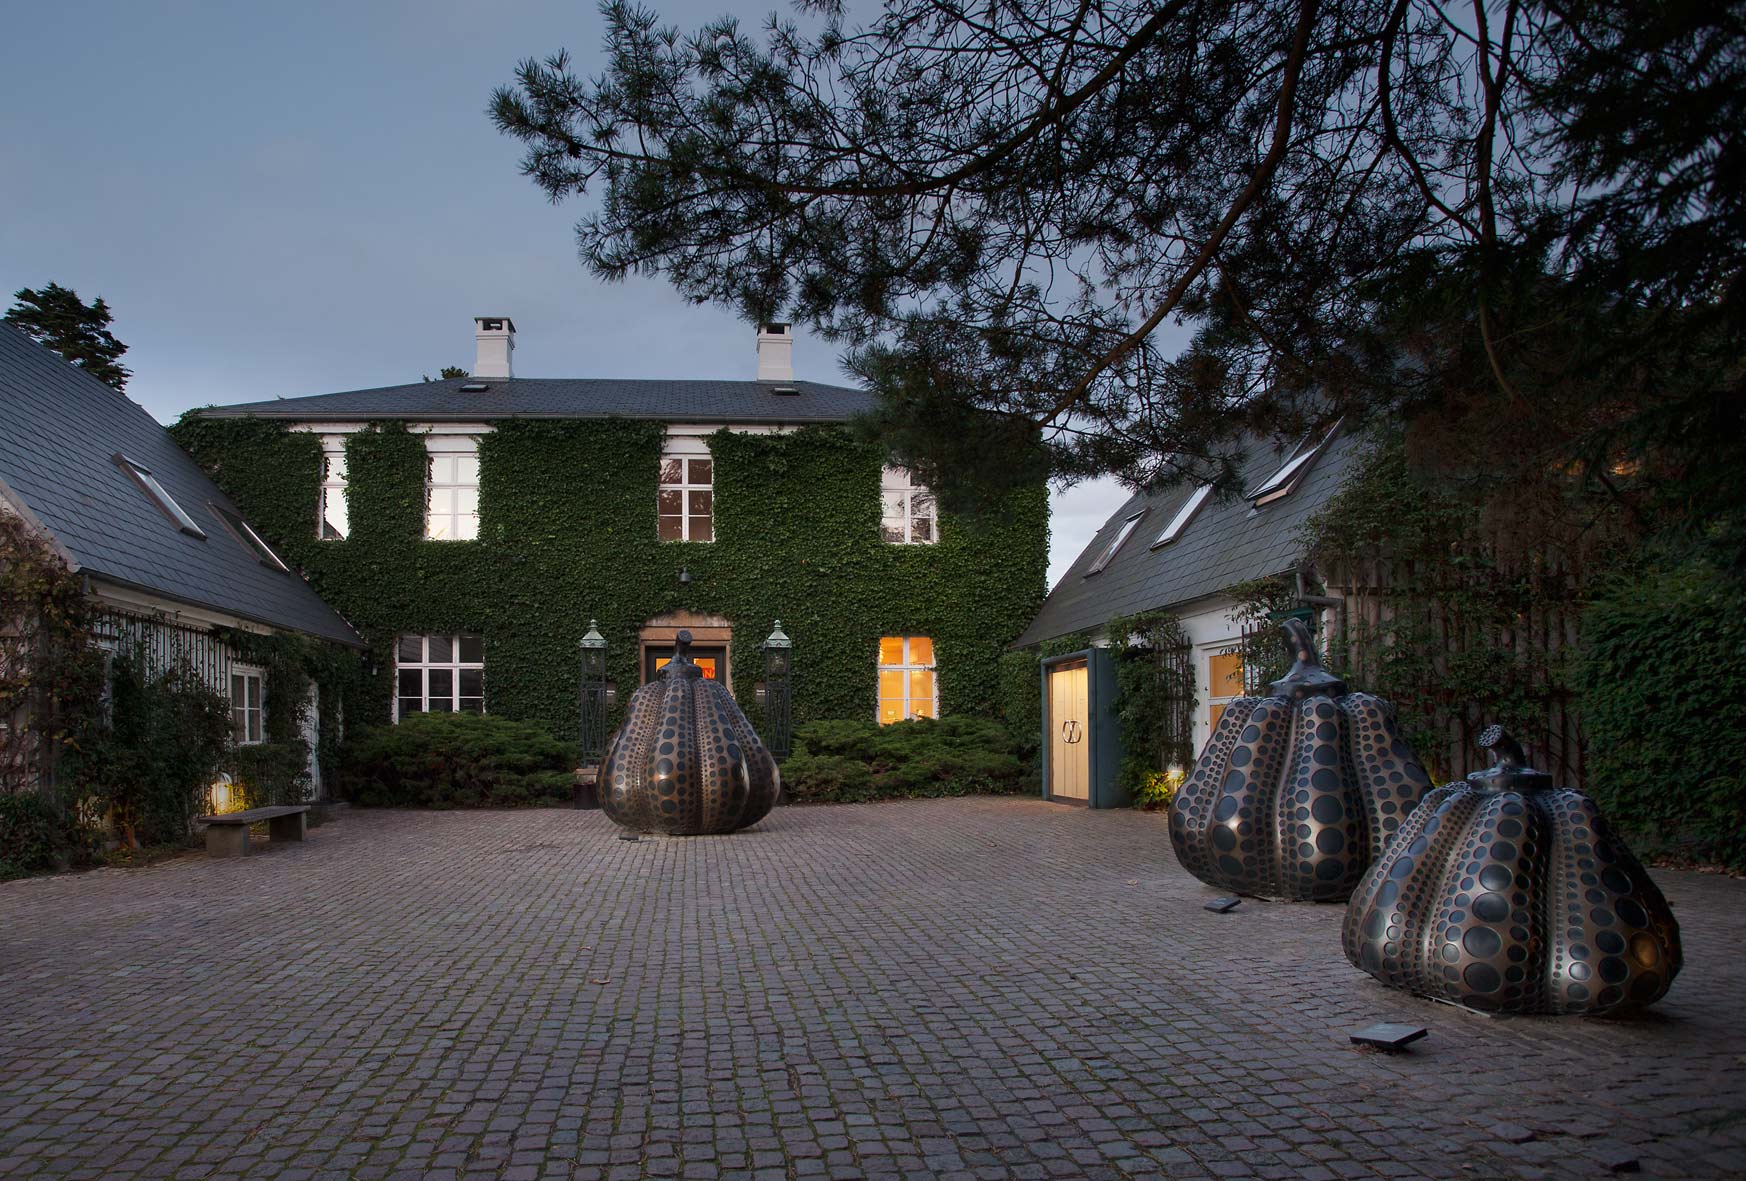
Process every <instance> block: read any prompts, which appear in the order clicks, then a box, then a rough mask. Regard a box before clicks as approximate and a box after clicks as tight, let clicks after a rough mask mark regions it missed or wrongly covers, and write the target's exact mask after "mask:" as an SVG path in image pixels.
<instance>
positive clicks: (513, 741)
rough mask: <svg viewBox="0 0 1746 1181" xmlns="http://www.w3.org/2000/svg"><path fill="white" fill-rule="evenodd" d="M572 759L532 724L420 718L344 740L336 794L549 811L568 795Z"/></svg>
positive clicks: (565, 747) (421, 804) (377, 801)
mask: <svg viewBox="0 0 1746 1181" xmlns="http://www.w3.org/2000/svg"><path fill="white" fill-rule="evenodd" d="M576 760H577V752H576V750H575V749H574V748H573V747H571V746H570V744H568V743H564V742H560V741H558V740H557V739H556V738H553V737H552V736H551V733H550V732H549V731H547V730H546V728H545V727H544V726H541V725H539V724H537V723H535V722H517V721H512V720H510V719H509V718H501V717H494V716H490V715H483V716H482V715H478V714H419V715H416V716H414V717H410V718H407V719H406V720H404V721H402V722H401V723H400V724H399V725H397V726H382V727H378V728H374V729H365V730H360V731H358V732H357V733H356V734H354V735H352V736H351V737H350V738H349V739H347V740H346V743H345V745H344V746H343V747H342V748H341V751H340V792H341V794H342V795H344V796H345V797H346V798H348V799H350V800H351V801H352V802H353V803H356V804H362V805H365V806H371V807H384V808H522V807H549V806H552V805H557V804H567V803H569V802H570V801H571V799H572V798H573V797H574V792H575V785H576V778H575V767H576Z"/></svg>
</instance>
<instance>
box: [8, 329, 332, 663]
mask: <svg viewBox="0 0 1746 1181" xmlns="http://www.w3.org/2000/svg"><path fill="white" fill-rule="evenodd" d="M117 453H120V454H122V455H125V456H126V457H127V458H128V459H130V460H132V461H134V462H135V463H137V464H139V465H140V466H142V467H144V468H145V469H146V470H148V471H149V472H150V473H151V474H152V476H153V477H154V478H155V479H157V481H158V482H159V483H160V484H161V485H163V487H164V489H165V491H167V492H168V493H169V494H170V495H171V496H172V497H174V498H175V500H176V503H177V504H179V505H181V507H182V509H183V511H184V512H186V513H187V514H188V515H189V516H190V517H191V518H192V519H193V520H194V523H195V524H196V525H198V526H199V527H200V528H201V529H202V530H204V531H205V533H206V538H205V539H204V540H202V539H200V538H198V537H195V536H193V535H191V534H188V533H184V532H182V531H181V529H179V528H178V527H177V526H176V524H175V523H173V522H172V521H171V520H170V519H169V518H168V517H166V516H165V515H164V513H163V512H162V511H161V510H160V509H159V508H158V507H157V505H156V503H155V502H154V501H153V500H152V499H151V498H150V497H149V496H147V494H146V493H145V492H144V491H143V490H142V489H141V488H140V486H139V485H138V484H136V483H135V482H134V480H133V478H132V477H131V476H129V475H128V474H127V473H125V472H124V471H122V469H121V467H120V466H119V465H118V464H117V463H116V462H115V458H114V457H115V455H116V454H117ZM0 496H5V497H6V498H7V499H9V500H11V501H13V502H14V504H15V505H16V506H17V507H19V508H20V509H22V510H24V511H25V512H26V514H27V516H28V517H29V518H34V520H35V521H36V522H37V523H38V524H40V525H41V526H42V527H43V528H44V529H46V530H47V531H48V532H49V534H50V535H51V536H52V537H53V538H54V540H55V541H56V542H57V543H59V545H60V547H61V549H62V550H63V551H65V553H66V554H67V555H68V556H69V557H70V558H71V559H72V560H73V562H74V563H75V565H76V566H77V568H78V569H79V570H82V571H84V572H86V573H89V574H91V575H93V576H94V577H100V578H105V579H109V580H111V581H114V582H117V583H123V584H126V585H128V586H131V587H134V588H137V589H140V590H145V591H149V592H152V593H155V594H159V595H163V596H165V597H167V598H171V599H176V600H179V601H181V602H184V603H188V604H190V605H193V606H197V607H205V608H208V609H211V610H214V611H219V612H223V613H225V614H227V615H235V616H239V617H241V618H244V619H249V620H253V621H255V622H257V623H264V624H266V625H268V626H269V627H274V628H280V629H285V630H290V631H298V632H303V633H305V634H308V635H311V636H317V637H320V638H322V639H326V640H335V641H338V642H340V643H344V644H350V645H354V646H357V645H360V640H359V638H358V635H357V633H356V632H354V631H353V630H352V629H351V628H350V627H349V626H348V625H347V624H346V622H345V620H343V619H341V618H340V617H339V615H338V614H336V613H335V612H334V610H333V608H331V607H329V606H328V605H327V604H326V603H324V602H323V601H322V600H321V598H320V596H318V595H317V594H316V593H315V592H314V591H313V590H311V589H310V588H309V584H308V583H306V582H304V581H303V579H301V578H299V577H298V576H297V575H296V574H295V573H286V572H284V571H280V570H277V569H271V568H269V567H267V566H265V565H263V564H262V563H261V561H260V559H259V557H258V556H257V555H256V554H255V551H254V550H252V549H250V548H249V546H248V545H247V544H246V543H245V542H243V541H241V540H238V539H237V537H236V536H235V535H233V534H232V533H231V532H230V530H229V529H228V528H227V527H226V525H225V523H224V522H223V521H222V520H221V519H220V518H219V516H218V513H217V512H216V511H215V509H214V506H215V505H216V506H217V507H218V508H223V509H226V510H227V511H229V512H232V513H237V508H236V505H235V504H233V503H232V502H231V500H230V498H229V497H227V496H225V495H224V493H222V492H220V491H219V490H218V487H217V486H216V485H215V484H213V483H212V481H211V480H209V479H207V478H206V474H205V473H204V472H202V471H201V470H200V468H199V467H198V466H197V465H196V464H195V462H194V460H193V459H192V458H191V457H190V456H189V455H188V454H187V452H185V451H183V450H182V449H181V448H180V447H178V446H176V443H175V440H173V439H171V438H170V435H169V433H168V432H167V431H165V430H164V428H163V427H162V426H160V425H159V424H158V422H157V421H156V420H155V419H154V418H152V416H151V415H150V414H148V413H146V411H145V409H144V408H143V407H141V406H139V405H138V404H137V403H135V402H133V401H131V400H129V399H128V398H126V397H125V396H123V395H121V394H118V393H116V392H115V391H114V390H113V389H111V388H110V387H109V386H107V385H104V384H103V383H102V382H100V381H98V380H97V379H96V378H94V377H92V376H91V375H90V374H88V373H86V372H84V371H83V370H81V369H79V368H78V367H76V366H74V365H70V364H68V363H67V362H66V361H63V360H62V359H61V358H60V357H58V356H56V355H55V354H54V353H52V352H50V351H49V350H48V349H46V348H43V347H42V346H41V345H38V344H37V343H35V342H34V341H32V340H31V339H30V338H29V337H28V336H26V335H25V334H24V333H22V332H20V331H19V330H18V329H16V328H13V327H12V326H11V325H9V324H0ZM313 511H314V510H313V505H312V508H311V512H313ZM237 515H238V516H241V514H240V513H237ZM311 521H312V527H313V518H311Z"/></svg>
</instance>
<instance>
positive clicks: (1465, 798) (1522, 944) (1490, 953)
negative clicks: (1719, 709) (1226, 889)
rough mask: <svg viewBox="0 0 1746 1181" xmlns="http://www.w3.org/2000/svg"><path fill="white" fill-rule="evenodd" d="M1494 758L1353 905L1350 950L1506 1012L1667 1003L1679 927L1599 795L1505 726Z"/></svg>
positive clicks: (1384, 972)
mask: <svg viewBox="0 0 1746 1181" xmlns="http://www.w3.org/2000/svg"><path fill="white" fill-rule="evenodd" d="M1480 745H1481V746H1482V747H1483V748H1485V749H1486V750H1489V751H1491V752H1492V759H1493V763H1494V765H1493V766H1492V767H1491V769H1490V770H1487V771H1477V772H1475V773H1474V774H1472V775H1469V776H1468V777H1467V779H1466V780H1465V781H1463V782H1460V783H1451V784H1448V785H1446V786H1444V787H1439V788H1438V789H1437V790H1436V791H1433V792H1432V793H1431V794H1429V795H1427V796H1426V797H1425V799H1424V802H1423V803H1421V804H1420V805H1419V808H1418V811H1417V812H1415V813H1413V815H1412V817H1411V818H1410V819H1408V821H1407V822H1406V824H1404V825H1402V826H1401V829H1400V831H1399V832H1398V833H1396V834H1395V837H1394V840H1393V841H1392V842H1390V843H1389V846H1388V848H1387V849H1386V850H1385V851H1384V852H1383V855H1382V857H1381V858H1379V859H1378V860H1377V862H1376V864H1375V865H1374V866H1372V867H1371V869H1370V873H1369V874H1368V875H1367V876H1366V877H1365V879H1364V882H1363V884H1362V885H1361V886H1360V887H1359V888H1358V892H1357V893H1356V894H1354V895H1353V896H1352V901H1351V904H1350V905H1349V906H1348V907H1347V909H1346V925H1345V932H1344V934H1345V946H1346V958H1347V959H1349V960H1351V961H1352V962H1353V963H1354V964H1356V965H1357V966H1358V967H1360V968H1362V969H1364V970H1365V971H1366V972H1369V973H1370V974H1371V975H1372V976H1374V977H1376V978H1377V979H1378V980H1380V981H1382V982H1383V983H1384V984H1389V985H1392V986H1394V987H1395V988H1401V989H1405V990H1406V991H1408V992H1413V993H1417V994H1418V995H1420V996H1424V997H1430V998H1432V999H1433V1000H1440V1001H1452V1002H1454V1003H1455V1004H1459V1005H1466V1006H1468V1007H1469V1008H1474V1009H1484V1010H1487V1011H1490V1012H1504V1013H1581V1014H1587V1015H1590V1016H1593V1015H1597V1014H1601V1013H1607V1012H1612V1011H1615V1010H1619V1009H1627V1008H1634V1007H1637V1006H1640V1005H1647V1004H1649V1003H1651V1002H1652V1001H1655V1000H1657V999H1659V998H1660V997H1661V996H1662V995H1663V994H1664V993H1665V992H1666V991H1667V988H1668V985H1670V984H1672V983H1673V977H1674V975H1675V973H1677V972H1678V971H1679V967H1680V963H1681V958H1682V957H1681V953H1680V946H1679V924H1678V923H1676V922H1674V919H1673V913H1672V912H1671V911H1670V910H1669V909H1668V907H1667V900H1666V899H1665V898H1663V897H1662V896H1661V891H1660V890H1659V889H1657V888H1656V886H1655V883H1654V882H1653V881H1652V880H1650V878H1649V875H1648V874H1647V873H1645V872H1644V871H1643V867H1642V865H1640V864H1639V863H1638V861H1637V859H1636V858H1635V857H1633V856H1632V855H1631V851H1630V850H1629V849H1628V848H1626V847H1625V845H1624V844H1623V843H1622V842H1620V841H1619V839H1618V838H1617V837H1615V836H1614V835H1613V834H1612V832H1611V831H1610V830H1609V829H1608V828H1607V824H1606V821H1605V819H1603V818H1602V816H1601V814H1600V810H1599V809H1598V808H1596V807H1595V805H1594V801H1593V800H1591V799H1589V798H1588V797H1587V796H1585V795H1583V794H1582V793H1581V792H1579V791H1574V790H1571V789H1568V788H1566V789H1558V788H1554V787H1553V786H1552V777H1551V776H1550V775H1548V774H1546V773H1545V772H1544V771H1536V770H1534V769H1533V768H1531V767H1529V766H1528V765H1527V758H1526V756H1525V755H1524V754H1523V752H1522V748H1521V745H1520V744H1519V743H1517V742H1516V740H1515V739H1513V738H1511V737H1510V736H1509V735H1508V734H1506V733H1505V732H1504V730H1503V727H1501V726H1492V727H1489V728H1488V729H1487V730H1486V731H1485V733H1483V734H1482V735H1480Z"/></svg>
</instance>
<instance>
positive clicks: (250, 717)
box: [0, 324, 362, 798]
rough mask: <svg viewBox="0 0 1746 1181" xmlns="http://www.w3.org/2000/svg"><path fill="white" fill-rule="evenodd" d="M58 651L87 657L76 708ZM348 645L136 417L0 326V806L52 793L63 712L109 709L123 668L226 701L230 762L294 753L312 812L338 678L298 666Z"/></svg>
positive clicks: (226, 502)
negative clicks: (112, 681) (96, 669)
mask: <svg viewBox="0 0 1746 1181" xmlns="http://www.w3.org/2000/svg"><path fill="white" fill-rule="evenodd" d="M27 567H33V568H27ZM35 567H40V568H35ZM68 586H73V587H75V588H76V589H75V591H74V593H72V594H70V595H69V594H65V593H63V589H64V588H66V587H68ZM72 600H76V602H75V601H72ZM67 645H76V646H77V647H79V648H81V649H83V650H85V651H87V652H88V651H89V650H90V646H91V645H95V646H96V648H97V649H98V650H99V651H100V652H101V653H102V654H103V660H104V665H105V671H104V675H103V676H102V677H101V678H99V679H100V680H101V681H102V682H103V683H101V684H97V683H94V684H92V685H91V686H89V688H90V690H91V692H90V693H88V694H87V693H86V692H85V689H86V686H84V685H82V684H81V685H78V686H75V685H72V684H70V683H67V682H68V681H69V680H70V678H71V677H72V676H73V674H72V672H71V671H70V670H71V668H72V667H73V666H74V665H75V664H77V665H80V666H83V665H84V664H85V662H84V661H83V660H80V659H78V657H79V656H80V653H79V652H76V651H72V650H71V649H70V648H68V647H67ZM361 646H362V641H361V640H360V638H359V637H358V635H357V634H356V633H355V632H353V630H352V629H351V627H349V626H348V625H347V623H346V621H345V620H344V619H342V618H341V617H340V616H339V615H338V614H336V613H335V612H334V611H333V610H332V608H330V607H329V606H328V605H327V604H326V603H324V602H323V601H322V600H321V598H320V597H319V596H317V595H316V593H315V592H314V591H313V590H311V589H310V588H309V586H308V585H307V584H306V583H305V582H304V580H303V579H302V578H300V577H299V576H298V575H297V574H296V572H295V571H293V570H292V569H291V568H290V567H289V565H288V564H287V563H286V562H284V561H282V560H281V559H280V557H279V555H278V553H277V552H275V550H274V548H273V547H272V545H271V544H270V543H268V542H267V541H266V540H264V538H263V537H262V535H261V533H259V532H257V530H256V527H255V525H254V524H253V523H252V522H251V521H249V520H248V519H247V518H246V516H245V514H244V512H243V511H242V510H241V509H240V508H239V506H238V505H237V504H236V503H235V502H234V501H232V500H231V499H230V497H228V496H226V495H225V493H224V492H222V491H220V490H219V488H218V487H217V486H215V485H214V484H213V482H212V481H211V480H210V479H208V478H207V476H206V475H205V473H203V472H202V471H201V470H200V468H199V467H198V466H196V465H195V463H194V462H193V461H192V460H191V459H190V458H189V457H188V455H187V453H185V452H184V451H183V450H182V449H181V448H179V447H178V446H176V443H175V442H174V440H172V439H171V438H170V435H169V433H168V432H166V431H165V430H164V428H163V427H162V426H160V425H159V424H158V423H157V422H156V421H155V420H154V419H153V418H152V416H151V415H150V414H148V413H146V411H145V410H144V409H143V408H142V407H140V406H139V405H137V404H135V403H134V402H132V401H130V400H128V398H127V397H126V396H124V395H123V394H121V393H119V392H117V391H116V390H114V389H112V388H111V387H109V386H107V385H105V384H104V383H103V382H101V381H98V380H97V379H96V378H94V377H92V376H91V375H90V374H88V373H86V372H85V371H84V370H83V369H81V368H79V367H77V366H75V365H71V364H68V363H67V362H66V361H64V360H62V359H61V358H60V357H59V356H57V355H56V354H54V353H52V352H50V351H49V350H48V349H46V348H44V347H42V346H41V345H38V344H36V343H35V342H34V341H32V340H31V339H30V338H29V337H28V336H26V335H25V334H24V333H22V332H20V331H18V330H17V329H16V328H13V327H11V326H10V325H6V324H0V794H9V793H18V792H23V791H30V790H38V789H42V788H45V787H46V786H48V785H49V784H50V783H52V781H53V779H54V777H55V767H56V757H55V756H56V753H57V745H58V743H59V742H60V741H62V739H63V737H64V736H65V735H66V734H67V733H68V732H69V730H70V729H72V726H73V724H72V721H71V720H70V719H69V718H68V717H66V716H65V714H66V712H67V711H68V710H72V709H80V710H88V709H90V708H91V707H92V706H94V705H97V704H99V703H98V702H96V701H94V700H93V699H92V698H94V697H96V696H99V695H101V696H104V697H105V698H107V694H108V691H109V690H108V687H107V682H108V680H109V678H110V675H111V674H112V673H113V671H114V662H115V661H116V660H118V659H125V660H127V661H129V662H130V663H131V664H132V665H133V666H134V667H135V668H136V669H137V670H138V671H139V672H140V674H141V675H142V676H144V677H146V678H158V677H161V676H162V675H163V674H165V673H166V672H168V671H170V670H172V669H182V670H186V671H187V672H188V673H190V674H192V675H193V676H194V677H196V678H197V679H198V680H199V681H201V682H203V683H204V684H205V685H206V686H207V687H208V688H210V689H212V690H213V691H214V692H216V693H217V694H219V695H220V696H222V697H224V698H226V699H227V700H228V701H230V703H231V722H232V738H233V741H234V745H235V746H236V747H237V748H262V749H264V748H266V747H268V746H271V745H274V744H282V745H284V746H285V748H286V749H287V750H291V749H294V748H293V747H292V746H291V744H292V743H295V742H298V741H301V742H303V743H304V744H306V746H307V750H306V751H301V750H300V751H297V753H296V754H295V755H294V756H292V757H294V759H295V761H296V763H297V764H303V763H304V762H305V761H306V762H307V767H306V777H301V782H300V783H299V785H298V786H299V788H300V790H302V791H304V792H305V793H307V794H308V795H309V797H310V798H314V797H315V796H317V795H319V794H320V792H321V790H322V782H321V764H320V760H319V758H318V757H317V756H318V752H319V751H320V750H321V748H322V746H323V743H324V736H325V740H326V741H327V742H328V744H329V745H331V741H332V739H333V738H334V737H335V736H336V735H337V732H338V729H339V709H340V705H341V702H340V700H339V694H338V692H337V691H335V690H334V689H333V686H335V685H337V684H338V683H339V682H340V681H341V680H343V677H342V676H341V675H340V673H339V671H336V673H335V676H334V677H333V678H331V679H329V682H328V683H329V692H328V693H326V694H323V693H322V691H321V678H317V677H313V676H312V675H311V673H310V668H312V667H325V668H330V669H334V670H343V667H344V665H345V663H346V662H347V661H348V660H349V659H350V658H349V656H348V655H347V654H348V653H349V652H350V651H351V650H353V649H357V648H360V647H361ZM287 653H292V654H295V655H297V656H298V657H299V658H298V659H289V658H288V657H287ZM306 654H307V655H309V659H302V658H301V657H302V656H303V655H306ZM315 654H320V655H315ZM328 657H331V659H326V658H328ZM101 704H102V705H103V708H104V709H105V710H107V708H108V705H107V700H105V702H103V703H101ZM257 753H260V752H258V751H257ZM299 769H302V768H301V767H293V768H292V770H291V775H292V776H294V777H295V776H296V772H297V771H298V770H299Z"/></svg>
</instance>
